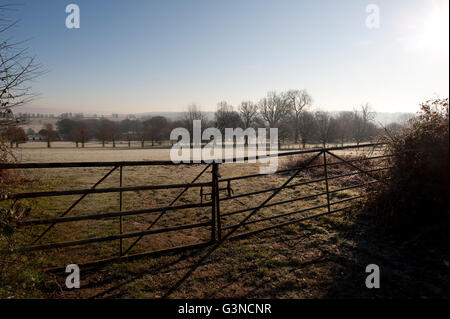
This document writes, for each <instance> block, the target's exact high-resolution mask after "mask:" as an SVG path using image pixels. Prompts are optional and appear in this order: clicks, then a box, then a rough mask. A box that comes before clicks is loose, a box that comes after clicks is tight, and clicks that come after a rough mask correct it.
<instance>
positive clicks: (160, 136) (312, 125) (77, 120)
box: [3, 90, 405, 148]
mask: <svg viewBox="0 0 450 319" xmlns="http://www.w3.org/2000/svg"><path fill="white" fill-rule="evenodd" d="M374 115H375V114H374V113H373V112H372V111H371V110H370V106H369V104H364V105H361V106H360V107H359V108H355V109H354V110H353V111H343V112H339V113H330V112H327V111H324V110H321V109H320V108H316V107H313V99H312V97H311V96H310V95H309V94H308V92H307V91H306V90H289V91H286V92H281V93H278V92H269V93H267V95H266V96H265V97H264V98H262V99H260V100H259V101H258V102H253V101H243V102H241V103H240V104H239V105H237V106H233V105H231V104H229V103H227V102H226V101H221V102H219V103H218V104H217V109H216V112H215V114H214V118H213V119H208V118H207V116H206V113H205V112H203V111H202V110H201V108H200V107H199V106H198V105H196V104H191V105H189V106H188V107H187V109H186V110H185V111H184V112H183V115H182V116H181V117H180V118H179V119H177V120H171V119H168V118H166V117H163V116H154V117H150V118H143V119H129V118H128V119H124V120H121V121H119V120H117V118H116V119H115V120H114V119H113V120H110V119H106V118H83V117H72V118H64V117H63V118H62V119H60V120H59V121H58V122H56V127H53V125H51V124H46V125H44V127H43V128H42V129H41V130H40V131H39V132H38V134H39V135H40V139H41V140H44V141H46V142H47V147H51V142H52V141H55V140H64V141H72V142H74V143H75V145H76V147H84V146H85V144H86V143H87V142H88V141H92V140H96V141H99V142H100V143H101V144H102V146H103V147H105V145H106V144H109V143H111V144H112V147H116V144H117V142H118V141H126V142H127V143H128V146H129V147H131V143H132V142H133V141H139V143H140V146H141V147H145V146H146V145H151V146H155V145H157V144H161V143H162V141H168V140H169V139H170V132H171V131H172V129H174V128H176V127H183V128H186V129H187V130H188V131H189V132H190V134H191V137H192V136H193V134H192V133H193V121H194V120H200V121H201V123H202V128H203V129H206V128H207V127H216V128H218V129H219V130H220V131H221V132H222V134H224V133H225V128H242V129H247V128H255V129H257V128H278V137H279V141H280V143H289V144H300V145H302V147H303V148H305V147H306V145H307V144H322V145H324V146H325V145H327V144H330V143H334V144H340V145H344V144H345V143H356V144H360V143H362V142H367V141H373V140H374V138H375V137H377V136H378V135H379V134H383V132H388V134H395V133H396V132H397V131H399V130H400V129H401V128H403V127H404V126H405V123H403V124H400V123H391V124H390V125H388V126H386V127H385V128H382V127H379V126H377V125H376V124H375V123H374V122H373V118H374ZM31 133H34V132H32V130H31V132H30V130H29V132H27V134H25V132H24V131H23V129H21V128H19V127H14V128H11V129H10V130H9V131H7V132H4V133H3V135H4V136H5V137H6V139H7V140H8V141H9V142H10V143H11V146H12V145H13V144H16V146H17V145H18V144H20V143H23V142H25V141H26V140H27V138H26V136H27V135H30V134H31ZM246 142H247V141H246Z"/></svg>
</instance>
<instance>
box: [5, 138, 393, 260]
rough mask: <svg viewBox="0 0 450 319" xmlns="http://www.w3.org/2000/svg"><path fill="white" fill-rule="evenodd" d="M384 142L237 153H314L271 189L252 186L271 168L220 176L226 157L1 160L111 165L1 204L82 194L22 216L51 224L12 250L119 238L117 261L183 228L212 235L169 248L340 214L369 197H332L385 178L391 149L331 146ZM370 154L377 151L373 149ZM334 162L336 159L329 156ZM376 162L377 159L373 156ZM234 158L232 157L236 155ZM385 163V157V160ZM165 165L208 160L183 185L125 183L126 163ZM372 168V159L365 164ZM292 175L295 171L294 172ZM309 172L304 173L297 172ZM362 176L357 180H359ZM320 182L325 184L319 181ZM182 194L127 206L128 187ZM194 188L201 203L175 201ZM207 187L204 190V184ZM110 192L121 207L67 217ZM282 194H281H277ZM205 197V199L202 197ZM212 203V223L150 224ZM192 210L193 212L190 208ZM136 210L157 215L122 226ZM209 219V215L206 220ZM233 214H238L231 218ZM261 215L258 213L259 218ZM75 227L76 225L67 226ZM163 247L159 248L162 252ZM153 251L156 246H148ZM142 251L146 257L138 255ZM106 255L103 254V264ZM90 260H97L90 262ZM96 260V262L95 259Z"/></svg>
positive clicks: (285, 172)
mask: <svg viewBox="0 0 450 319" xmlns="http://www.w3.org/2000/svg"><path fill="white" fill-rule="evenodd" d="M382 147H383V144H380V143H370V144H360V145H351V146H343V147H330V148H317V149H308V150H300V151H290V152H282V153H278V154H270V155H267V156H254V157H251V156H247V157H241V158H235V159H234V162H236V161H237V162H239V161H242V162H251V161H252V160H257V159H263V158H264V159H267V158H268V157H274V156H278V157H282V158H283V157H295V156H305V157H309V158H308V159H306V160H305V163H306V164H301V165H300V166H299V167H288V168H281V169H279V170H278V171H277V172H276V174H278V176H280V177H282V176H284V175H285V176H286V177H289V176H290V177H289V178H288V180H287V181H286V182H285V183H283V185H281V186H277V187H271V188H266V189H259V190H258V189H255V187H254V186H256V185H259V184H258V183H257V182H255V179H258V178H270V175H265V174H249V175H241V176H234V177H224V178H221V176H220V174H219V166H220V165H226V164H227V163H226V162H225V163H224V164H221V163H220V162H219V163H217V162H212V163H211V162H202V163H173V162H171V161H119V162H70V163H12V164H0V170H3V169H6V170H11V169H48V168H77V167H78V168H92V167H110V168H111V169H110V170H109V171H107V173H106V174H105V175H104V176H103V177H102V178H100V179H99V180H98V181H97V182H96V183H95V184H94V185H93V186H92V187H90V188H83V189H73V190H55V191H38V192H23V193H12V194H3V195H2V198H0V202H7V201H13V202H14V203H16V202H17V201H19V200H23V199H32V198H39V197H56V196H74V195H81V196H80V197H79V198H78V199H77V200H75V202H73V203H72V205H70V207H69V208H68V209H66V210H65V211H64V212H63V213H62V214H60V215H59V216H53V217H45V218H36V217H35V218H28V219H24V220H21V221H20V222H17V223H16V227H18V228H26V227H30V226H37V225H41V226H42V225H47V226H48V227H47V228H46V229H45V230H44V231H43V232H41V233H40V235H39V236H37V238H35V240H34V241H33V242H31V243H29V244H28V245H25V246H22V247H17V248H14V249H13V251H16V252H25V251H36V250H49V249H58V248H65V247H72V246H80V245H86V244H92V243H100V242H113V241H120V249H119V253H118V256H113V257H111V258H110V260H116V259H117V258H119V259H121V258H125V257H127V256H135V255H136V254H135V255H132V254H130V251H131V250H132V249H133V248H134V247H135V246H136V244H137V243H138V242H139V241H141V239H142V238H143V237H145V236H150V235H155V234H162V233H167V232H176V231H181V230H189V229H194V228H206V229H209V232H210V238H209V240H208V241H206V242H202V243H197V244H193V245H192V244H186V245H183V246H180V247H175V248H170V249H167V251H173V250H176V251H178V249H183V248H189V247H200V246H201V247H203V246H204V245H208V244H210V243H214V242H217V241H218V240H219V241H221V240H222V238H228V239H237V238H242V237H244V236H250V235H253V234H258V233H260V232H263V231H267V230H271V229H275V228H278V227H284V226H286V225H291V224H294V223H300V222H302V221H306V220H309V219H312V218H317V217H320V216H325V215H329V214H334V213H337V212H342V211H345V210H348V209H349V208H350V207H352V204H351V203H354V202H356V201H359V200H362V199H363V198H364V192H363V191H359V193H357V194H355V196H350V197H347V198H338V200H333V199H332V197H333V196H334V195H337V194H339V193H341V192H344V191H347V190H357V189H361V190H364V189H366V188H367V187H370V186H372V185H374V184H376V183H380V182H384V181H383V177H380V176H382V175H383V173H384V172H386V171H388V170H389V169H390V167H389V166H388V165H386V163H384V161H385V160H387V159H388V158H389V157H390V156H389V155H373V156H362V157H359V158H351V159H346V158H344V157H342V156H340V155H337V154H335V153H333V152H335V151H345V150H355V149H367V148H370V149H376V148H382ZM370 155H372V154H370ZM331 159H332V160H333V161H330V160H331ZM370 161H372V162H370ZM373 161H378V166H374V167H370V168H366V169H363V168H361V164H362V163H368V162H370V163H374V162H373ZM231 162H232V161H231ZM380 163H384V165H381V164H380ZM155 165H156V166H161V165H186V166H192V167H195V166H199V165H200V166H203V168H202V170H201V171H200V172H199V173H198V174H197V175H196V176H195V178H193V179H192V180H191V181H190V182H189V183H179V184H158V185H141V186H124V185H123V168H125V167H129V166H132V167H135V166H143V167H146V166H155ZM366 166H367V164H366ZM342 167H345V168H346V169H348V170H350V171H349V172H342V169H340V168H342ZM116 170H118V171H119V174H120V175H119V178H120V180H119V186H118V187H106V188H105V187H104V188H98V186H99V185H100V184H101V183H102V182H104V180H106V179H107V178H108V177H109V176H110V175H111V174H112V173H113V172H114V171H116ZM291 173H292V174H293V175H292V176H291V175H290V174H291ZM299 173H302V174H306V175H304V176H303V175H302V177H300V176H299V175H298V174H299ZM206 175H209V177H208V179H209V181H208V182H199V181H198V180H199V178H200V177H202V176H206ZM353 177H354V178H355V182H353V183H352V184H350V185H343V186H340V187H338V188H336V185H335V184H337V185H338V186H339V185H340V184H339V183H338V182H339V181H340V180H342V179H344V178H353ZM358 178H359V179H358ZM236 182H239V183H245V182H248V183H250V186H249V188H250V189H251V191H248V192H244V193H235V190H234V189H233V185H234V183H236ZM321 183H323V186H324V189H323V190H322V191H320V190H319V189H318V190H319V191H318V192H313V193H310V194H303V195H301V196H295V197H294V198H288V199H286V198H283V192H284V191H285V190H297V189H301V187H306V186H310V185H316V186H314V187H316V188H317V187H319V186H320V185H321ZM319 188H320V187H319ZM177 189H180V192H179V193H178V195H177V196H175V197H174V198H173V200H172V201H171V202H170V204H169V205H167V206H164V207H152V208H148V209H135V210H124V209H123V201H124V199H123V197H122V194H123V193H124V192H136V191H157V190H177ZM192 189H197V190H198V191H199V192H200V194H199V195H200V203H189V204H182V205H180V204H178V205H177V204H176V203H177V201H179V200H180V198H181V197H182V196H183V195H184V194H185V193H186V192H187V191H188V190H192ZM204 189H206V190H204ZM108 193H118V194H119V195H120V197H119V210H117V211H112V212H96V213H91V214H83V215H75V216H67V215H68V214H70V213H71V212H72V210H73V209H74V208H75V207H76V206H77V205H78V204H79V203H80V202H81V201H82V200H83V199H84V198H85V197H86V196H88V195H95V194H108ZM264 194H267V198H266V199H265V200H263V201H262V203H260V204H258V205H256V206H255V205H251V207H247V205H244V206H246V207H243V208H240V209H234V210H229V209H227V208H226V207H227V206H226V204H227V203H235V202H239V203H240V205H241V204H242V203H241V202H240V201H239V199H241V198H249V199H251V201H252V202H254V200H253V199H252V198H253V197H254V196H256V195H260V196H265V195H264ZM275 197H276V199H275ZM204 198H205V201H204ZM318 198H322V200H323V201H326V202H325V203H321V204H316V205H315V206H312V207H304V208H301V209H293V210H292V211H285V210H283V209H282V213H281V214H279V213H278V214H276V213H271V215H269V216H259V218H256V217H257V215H258V214H257V213H258V212H259V211H261V210H263V209H265V208H273V207H280V206H281V205H285V204H291V203H296V202H307V201H308V200H317V199H318ZM342 204H350V205H346V206H345V207H336V206H339V205H342ZM200 208H208V209H209V210H210V212H209V213H207V215H205V216H204V217H207V218H206V219H207V220H206V221H201V222H195V223H186V224H182V225H173V226H168V227H159V228H156V229H152V228H153V227H154V226H155V225H156V224H157V223H158V221H160V220H161V218H162V217H163V216H165V214H166V213H167V212H175V211H182V210H188V209H200ZM249 212H250V214H249V215H247V216H245V217H244V218H243V219H241V221H240V222H239V221H237V220H236V218H238V217H239V216H240V215H241V214H245V213H249ZM188 214H190V213H188ZM302 214H309V215H307V216H302ZM135 215H145V216H155V219H153V220H152V221H149V222H146V223H148V226H147V227H146V228H145V229H144V230H141V231H133V232H124V230H123V229H124V228H123V226H124V220H123V217H125V216H135ZM204 217H203V218H204ZM288 217H294V219H290V220H286V218H288ZM117 218H119V221H120V223H119V233H118V234H113V235H108V236H100V237H92V238H85V239H77V240H69V241H62V242H53V243H39V241H40V240H41V239H43V238H44V237H45V236H46V235H47V233H48V232H50V230H51V229H52V228H53V227H54V226H55V225H58V224H61V223H74V222H80V221H89V222H91V221H92V222H93V221H99V220H101V221H103V220H108V219H110V220H115V219H117ZM230 218H232V219H234V220H231V219H230ZM255 218H256V219H255ZM268 222H276V223H275V224H269V225H267V223H268ZM69 225H70V224H69ZM250 225H255V226H258V225H262V227H261V228H258V229H256V230H255V229H251V230H250V231H246V232H244V233H239V234H234V232H235V231H236V230H237V229H241V228H243V226H250ZM128 238H135V240H134V241H133V243H132V244H130V245H129V246H128V247H124V242H123V240H124V239H128ZM158 252H160V251H158ZM148 253H149V254H152V253H153V252H148ZM137 255H139V256H140V255H145V253H143V254H137ZM104 261H105V260H102V262H104ZM90 263H92V262H90ZM94 263H95V262H94Z"/></svg>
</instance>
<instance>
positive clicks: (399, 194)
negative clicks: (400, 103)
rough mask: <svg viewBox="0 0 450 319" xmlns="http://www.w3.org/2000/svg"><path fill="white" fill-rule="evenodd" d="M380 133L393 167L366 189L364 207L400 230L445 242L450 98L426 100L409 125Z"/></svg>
mask: <svg viewBox="0 0 450 319" xmlns="http://www.w3.org/2000/svg"><path fill="white" fill-rule="evenodd" d="M382 139H383V141H384V142H386V143H387V147H386V152H387V154H388V155H392V158H391V159H390V160H389V161H390V163H389V166H390V167H392V168H391V169H390V170H389V172H388V174H387V176H388V179H387V180H386V183H385V184H383V183H380V184H378V185H377V186H376V188H374V189H373V190H372V192H371V193H370V195H369V200H368V203H367V208H368V210H369V211H370V212H372V213H373V214H374V216H375V217H376V220H377V221H378V223H379V224H381V225H383V226H384V227H385V228H387V229H394V230H395V231H396V232H397V233H398V234H400V235H403V236H408V238H413V239H418V238H419V237H420V238H422V239H424V240H425V239H426V240H431V239H433V240H436V239H437V240H439V241H440V242H441V243H443V241H442V240H443V239H445V243H446V245H448V231H447V229H448V216H449V208H448V174H449V109H448V99H437V100H433V101H427V102H425V103H424V104H422V105H421V111H420V112H419V114H418V116H416V117H415V118H414V119H412V120H411V125H410V126H409V127H408V128H405V129H403V130H401V131H400V132H398V133H397V134H395V136H386V137H383V138H382Z"/></svg>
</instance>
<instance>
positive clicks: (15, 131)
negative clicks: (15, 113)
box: [2, 125, 27, 148]
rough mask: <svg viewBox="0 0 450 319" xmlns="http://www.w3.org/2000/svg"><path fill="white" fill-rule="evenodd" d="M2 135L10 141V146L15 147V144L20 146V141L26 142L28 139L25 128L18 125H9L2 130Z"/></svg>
mask: <svg viewBox="0 0 450 319" xmlns="http://www.w3.org/2000/svg"><path fill="white" fill-rule="evenodd" d="M2 136H3V137H4V138H5V139H6V140H7V141H8V142H9V143H10V147H11V148H13V146H14V144H15V145H16V147H19V144H20V143H25V142H26V141H27V134H26V133H25V130H24V129H23V128H21V127H18V126H14V125H11V126H8V127H6V129H5V130H4V131H3V132H2Z"/></svg>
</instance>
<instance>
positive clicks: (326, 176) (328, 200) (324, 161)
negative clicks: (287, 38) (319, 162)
mask: <svg viewBox="0 0 450 319" xmlns="http://www.w3.org/2000/svg"><path fill="white" fill-rule="evenodd" d="M323 174H324V176H325V188H326V192H327V205H328V212H330V211H331V208H330V190H329V187H328V170H327V152H323Z"/></svg>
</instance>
